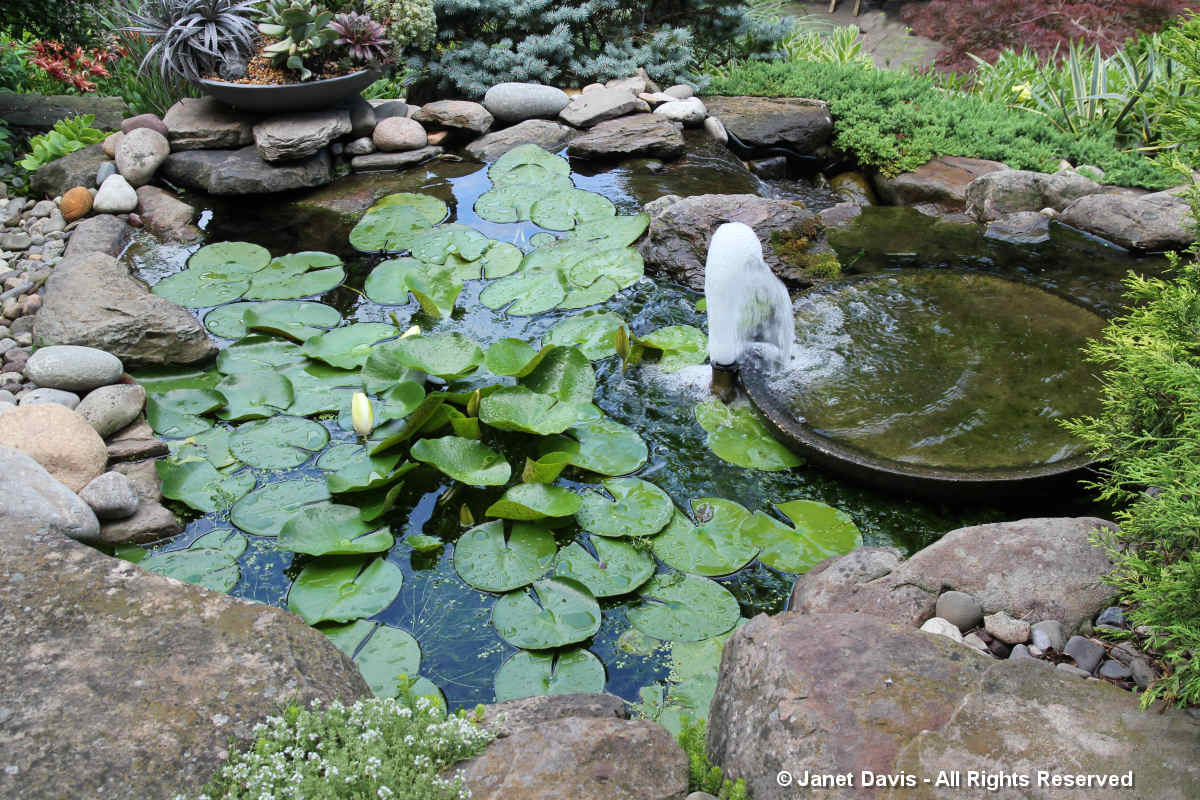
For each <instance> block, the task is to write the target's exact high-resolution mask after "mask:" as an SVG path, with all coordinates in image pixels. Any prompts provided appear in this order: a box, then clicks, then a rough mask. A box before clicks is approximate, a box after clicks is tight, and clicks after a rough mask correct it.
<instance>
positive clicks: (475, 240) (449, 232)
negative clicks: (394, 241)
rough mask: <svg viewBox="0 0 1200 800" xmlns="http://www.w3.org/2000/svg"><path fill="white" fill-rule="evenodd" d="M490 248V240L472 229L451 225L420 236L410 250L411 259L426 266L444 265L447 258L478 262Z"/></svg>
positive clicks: (456, 224) (455, 224) (442, 226)
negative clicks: (455, 257) (453, 257)
mask: <svg viewBox="0 0 1200 800" xmlns="http://www.w3.org/2000/svg"><path fill="white" fill-rule="evenodd" d="M491 246H492V240H491V239H489V238H488V237H486V236H484V235H483V234H482V233H480V232H479V231H477V230H475V229H474V228H469V227H467V226H466V225H459V224H458V223H451V224H449V225H438V226H437V227H436V228H433V229H432V230H429V231H426V232H424V233H422V234H420V235H419V236H418V237H417V238H416V240H415V241H414V242H413V245H412V248H410V249H411V250H412V256H413V258H416V259H419V260H420V261H424V262H425V263H427V264H444V263H446V258H447V257H448V256H457V257H458V258H460V259H461V260H463V261H478V260H479V259H480V258H482V257H483V254H484V253H485V252H487V249H488V248H489V247H491Z"/></svg>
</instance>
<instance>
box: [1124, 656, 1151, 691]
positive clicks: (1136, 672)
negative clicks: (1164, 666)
mask: <svg viewBox="0 0 1200 800" xmlns="http://www.w3.org/2000/svg"><path fill="white" fill-rule="evenodd" d="M1129 669H1130V671H1131V672H1132V673H1133V680H1134V682H1135V683H1136V684H1137V685H1138V686H1140V687H1141V688H1143V689H1145V688H1146V687H1147V686H1149V685H1150V684H1151V683H1152V682H1153V681H1154V679H1155V678H1157V677H1158V673H1157V672H1156V671H1155V669H1154V667H1153V666H1151V665H1150V662H1149V661H1147V660H1146V659H1144V658H1135V659H1134V660H1133V661H1131V662H1130V663H1129Z"/></svg>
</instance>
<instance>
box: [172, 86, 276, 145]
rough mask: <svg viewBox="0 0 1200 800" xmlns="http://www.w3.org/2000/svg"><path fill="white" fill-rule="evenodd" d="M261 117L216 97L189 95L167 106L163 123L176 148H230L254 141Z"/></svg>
mask: <svg viewBox="0 0 1200 800" xmlns="http://www.w3.org/2000/svg"><path fill="white" fill-rule="evenodd" d="M258 119H259V118H258V117H256V116H253V115H251V114H245V113H242V112H240V111H235V110H233V109H232V108H230V107H229V106H227V105H225V104H224V103H221V102H219V101H218V100H216V99H214V98H212V97H185V98H183V99H182V100H180V101H179V102H177V103H176V104H175V105H173V106H171V107H170V108H168V109H167V114H166V116H164V117H163V123H164V124H166V126H167V131H168V133H167V139H168V140H169V141H170V142H171V149H172V150H175V151H178V150H227V149H230V148H234V147H243V146H245V145H248V144H250V143H251V142H252V141H254V124H255V123H256V122H258Z"/></svg>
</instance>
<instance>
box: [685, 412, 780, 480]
mask: <svg viewBox="0 0 1200 800" xmlns="http://www.w3.org/2000/svg"><path fill="white" fill-rule="evenodd" d="M696 420H697V421H698V422H699V423H700V427H702V428H704V430H705V431H707V432H708V440H707V444H708V447H709V449H710V450H712V451H713V452H714V453H716V454H717V456H719V457H720V458H721V459H723V460H725V461H728V462H729V463H730V464H736V465H737V466H739V467H745V468H747V469H761V470H768V471H778V470H785V469H791V468H792V467H796V466H799V465H800V464H802V463H804V462H803V460H802V459H801V458H800V457H799V456H797V455H796V454H795V453H793V452H792V451H791V450H788V449H787V448H786V447H784V446H783V445H782V444H780V443H779V442H778V441H777V440H776V439H775V437H773V436H771V434H770V432H769V431H768V430H767V428H766V426H765V425H763V424H762V422H761V421H760V420H759V419H758V417H756V416H755V414H754V411H753V410H751V409H750V408H748V407H744V406H743V407H733V408H731V407H729V406H727V405H725V404H724V403H722V402H721V401H719V400H710V401H708V402H707V403H701V404H700V405H698V406H696Z"/></svg>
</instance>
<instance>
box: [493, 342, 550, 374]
mask: <svg viewBox="0 0 1200 800" xmlns="http://www.w3.org/2000/svg"><path fill="white" fill-rule="evenodd" d="M549 352H550V348H549V347H543V348H542V349H541V350H538V349H536V348H534V347H533V346H532V345H531V344H529V343H528V342H526V341H525V340H524V339H514V338H511V337H509V338H506V339H500V340H499V341H497V342H494V343H493V344H492V346H491V347H489V348H488V351H487V356H486V357H485V358H484V360H483V363H484V366H486V367H487V368H488V370H489V371H490V372H491V373H492V374H494V375H513V376H516V377H520V376H522V375H527V374H529V373H530V372H531V371H532V370H533V368H534V367H536V366H537V365H538V363H540V362H541V360H542V359H543V358H545V357H546V355H547V354H548V353H549Z"/></svg>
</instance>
